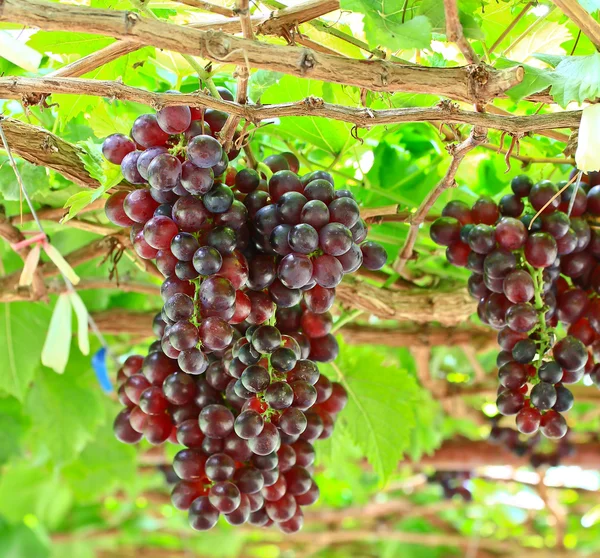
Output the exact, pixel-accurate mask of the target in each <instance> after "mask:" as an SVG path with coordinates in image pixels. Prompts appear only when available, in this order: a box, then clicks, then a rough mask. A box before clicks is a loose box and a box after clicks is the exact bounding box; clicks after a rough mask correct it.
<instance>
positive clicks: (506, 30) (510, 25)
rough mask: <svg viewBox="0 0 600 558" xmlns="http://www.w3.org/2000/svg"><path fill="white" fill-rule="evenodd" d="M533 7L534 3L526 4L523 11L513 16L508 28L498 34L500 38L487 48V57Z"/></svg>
mask: <svg viewBox="0 0 600 558" xmlns="http://www.w3.org/2000/svg"><path fill="white" fill-rule="evenodd" d="M534 5H535V2H527V4H525V6H523V9H522V10H521V11H520V12H519V13H518V14H517V15H516V16H515V18H514V19H513V20H512V21H511V22H510V24H509V25H508V27H507V28H506V29H505V30H504V31H503V32H502V33H501V34H500V36H499V37H498V38H497V39H496V40H495V41H494V44H493V45H492V46H491V47H490V48H489V50H488V55H489V54H492V52H494V50H496V48H497V47H498V46H499V45H500V44H501V43H502V41H503V40H504V39H505V38H506V36H507V35H508V34H509V33H510V32H511V31H512V30H513V29H514V28H515V26H516V25H517V23H519V21H521V20H522V19H523V18H524V17H525V16H526V15H527V12H528V11H529V8H531V7H532V6H534Z"/></svg>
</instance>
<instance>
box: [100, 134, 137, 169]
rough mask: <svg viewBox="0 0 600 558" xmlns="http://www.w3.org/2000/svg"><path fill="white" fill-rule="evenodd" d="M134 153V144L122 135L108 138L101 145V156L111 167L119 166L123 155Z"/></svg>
mask: <svg viewBox="0 0 600 558" xmlns="http://www.w3.org/2000/svg"><path fill="white" fill-rule="evenodd" d="M132 151H135V143H133V142H132V141H131V139H129V138H128V137H127V136H125V135H123V134H113V135H112V136H108V137H107V138H106V139H105V140H104V142H103V143H102V154H103V155H104V157H105V158H106V160H107V161H109V162H111V163H112V164H113V165H120V164H121V162H122V161H123V159H124V157H125V155H127V154H128V153H131V152H132Z"/></svg>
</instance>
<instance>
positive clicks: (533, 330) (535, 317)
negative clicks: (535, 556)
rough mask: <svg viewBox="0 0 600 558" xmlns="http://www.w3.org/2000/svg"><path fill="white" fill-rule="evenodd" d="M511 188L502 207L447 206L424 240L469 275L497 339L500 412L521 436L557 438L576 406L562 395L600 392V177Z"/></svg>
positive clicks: (517, 181)
mask: <svg viewBox="0 0 600 558" xmlns="http://www.w3.org/2000/svg"><path fill="white" fill-rule="evenodd" d="M574 176H575V175H574V174H573V175H572V178H573V179H574ZM511 188H512V192H513V193H512V194H507V195H505V196H504V197H503V198H502V199H501V200H500V202H499V203H495V202H494V201H493V200H492V199H491V198H487V197H482V198H479V199H478V200H477V201H476V202H475V203H474V204H473V206H472V207H469V205H467V204H466V203H464V202H462V201H458V200H454V201H451V202H449V203H448V204H447V205H446V206H445V207H444V209H443V211H442V216H441V217H439V218H438V219H436V220H435V221H434V222H433V223H432V225H431V230H430V234H431V238H432V239H433V240H434V241H435V242H436V243H437V244H439V245H442V246H446V258H447V259H448V261H449V262H450V263H451V264H452V265H455V266H458V267H465V268H466V269H468V270H469V271H471V276H470V277H469V280H468V290H469V293H470V294H471V296H472V297H474V298H475V299H477V300H478V301H479V304H478V307H477V313H478V316H479V318H480V319H481V321H482V322H483V323H484V324H487V325H489V326H491V327H492V328H494V329H497V330H498V344H499V345H500V348H501V351H500V353H499V354H498V358H497V365H498V381H499V384H500V386H499V390H498V397H497V402H496V404H497V407H498V410H499V412H500V413H502V414H503V415H516V425H517V428H518V430H519V432H521V433H523V434H535V433H536V432H538V430H539V431H540V432H541V433H542V434H543V435H544V436H546V437H547V438H552V439H559V438H562V437H563V436H564V435H565V434H566V433H567V430H568V427H567V423H566V421H565V418H564V417H563V413H565V412H567V411H569V409H571V407H572V406H573V402H574V398H573V394H572V392H571V390H569V388H568V387H567V386H568V385H570V384H575V383H577V382H579V381H580V380H581V379H582V377H583V376H584V374H589V376H590V378H591V380H592V381H594V382H595V383H596V385H597V386H599V387H600V365H598V364H596V362H600V299H599V298H597V294H598V293H600V264H599V262H600V234H599V233H598V232H597V230H596V229H595V227H594V226H593V220H594V218H596V217H597V216H599V215H600V175H594V174H591V175H589V176H587V175H586V176H584V177H583V181H582V182H581V183H580V184H578V183H577V182H576V181H574V182H573V183H572V184H569V183H566V182H563V183H558V184H554V183H552V182H550V181H548V180H543V181H541V182H538V183H536V184H534V183H533V181H532V180H531V179H530V178H529V177H528V176H525V175H521V176H517V177H516V178H514V179H513V180H512V183H511ZM590 223H592V226H590ZM559 323H560V324H562V325H564V327H565V329H566V331H567V334H566V335H565V336H564V337H562V338H560V339H559V333H558V330H557V326H558V325H559Z"/></svg>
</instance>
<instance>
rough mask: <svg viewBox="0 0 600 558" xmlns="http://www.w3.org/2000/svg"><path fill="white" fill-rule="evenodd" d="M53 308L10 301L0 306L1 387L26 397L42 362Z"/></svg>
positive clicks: (11, 393) (18, 396)
mask: <svg viewBox="0 0 600 558" xmlns="http://www.w3.org/2000/svg"><path fill="white" fill-rule="evenodd" d="M50 316H51V309H50V308H49V307H48V306H47V305H45V304H41V303H36V304H35V305H34V304H32V303H31V302H10V303H6V304H2V306H1V309H0V355H2V356H1V357H0V368H1V369H2V373H1V374H0V390H2V391H5V392H7V393H9V394H10V395H14V396H15V397H16V398H17V399H19V400H23V399H24V397H25V394H26V392H27V388H28V386H29V384H30V382H31V380H32V379H33V376H34V373H35V370H36V368H37V367H38V365H39V362H40V355H41V353H42V347H43V345H44V333H45V332H46V330H47V329H48V324H49V323H50Z"/></svg>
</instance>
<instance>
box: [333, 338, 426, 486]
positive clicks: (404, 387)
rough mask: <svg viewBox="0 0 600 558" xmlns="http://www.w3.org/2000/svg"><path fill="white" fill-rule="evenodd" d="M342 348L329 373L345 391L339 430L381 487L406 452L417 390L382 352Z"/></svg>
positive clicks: (410, 433)
mask: <svg viewBox="0 0 600 558" xmlns="http://www.w3.org/2000/svg"><path fill="white" fill-rule="evenodd" d="M340 345H341V350H340V357H339V360H338V361H337V363H336V365H334V366H332V368H333V370H334V372H329V374H328V375H329V376H330V378H332V379H336V380H337V381H339V382H340V383H341V384H342V385H343V386H344V387H345V388H346V390H347V391H348V405H347V407H346V409H345V410H344V412H343V413H342V414H341V415H340V417H339V420H340V426H341V427H342V428H344V429H345V430H346V432H347V433H348V434H349V436H350V438H351V439H352V441H353V443H354V444H356V445H357V446H358V447H359V448H361V449H362V451H363V452H364V454H365V456H366V458H367V460H368V461H369V463H370V464H371V465H372V466H373V469H374V470H375V473H377V475H378V476H379V478H380V481H381V482H382V483H385V482H386V481H387V480H388V478H389V476H390V475H391V474H392V473H393V472H394V470H395V469H396V467H397V465H398V461H399V460H400V459H401V457H402V455H403V453H404V452H406V451H407V450H408V449H409V448H410V444H411V439H412V431H413V429H414V428H415V426H416V414H415V408H414V407H415V406H416V405H418V404H420V399H421V394H420V391H421V388H420V387H419V386H418V384H417V382H416V381H415V379H414V378H413V377H412V376H411V375H410V374H409V373H408V372H407V371H406V370H405V369H401V368H399V367H398V366H397V363H396V362H394V361H390V360H389V359H388V356H387V355H386V353H385V352H384V351H380V350H375V349H373V348H371V347H366V346H361V347H352V350H349V351H346V350H345V349H346V347H345V346H344V345H343V344H340ZM365 363H368V364H366V365H365ZM324 369H325V367H324Z"/></svg>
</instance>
